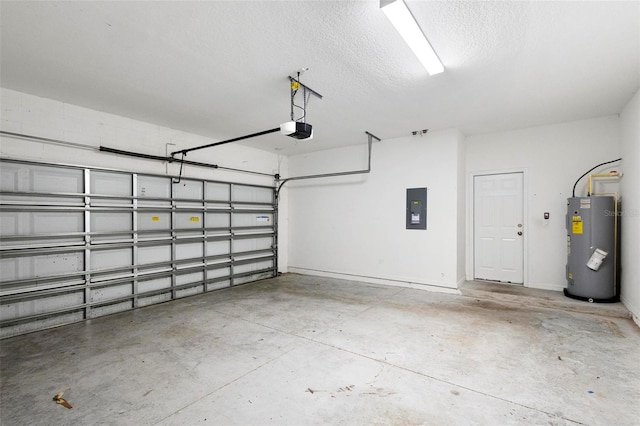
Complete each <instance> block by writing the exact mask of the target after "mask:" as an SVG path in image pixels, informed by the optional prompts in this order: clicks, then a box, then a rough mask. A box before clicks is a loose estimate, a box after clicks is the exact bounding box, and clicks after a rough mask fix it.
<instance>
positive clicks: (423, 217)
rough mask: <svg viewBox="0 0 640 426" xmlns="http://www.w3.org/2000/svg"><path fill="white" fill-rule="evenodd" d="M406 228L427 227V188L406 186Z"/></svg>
mask: <svg viewBox="0 0 640 426" xmlns="http://www.w3.org/2000/svg"><path fill="white" fill-rule="evenodd" d="M406 222H407V225H406V226H407V229H427V188H407V217H406Z"/></svg>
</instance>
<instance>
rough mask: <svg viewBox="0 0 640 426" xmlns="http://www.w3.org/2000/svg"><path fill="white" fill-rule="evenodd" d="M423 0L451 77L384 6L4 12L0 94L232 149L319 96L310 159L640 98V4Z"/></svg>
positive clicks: (419, 15)
mask: <svg viewBox="0 0 640 426" xmlns="http://www.w3.org/2000/svg"><path fill="white" fill-rule="evenodd" d="M407 4H408V5H409V8H410V9H411V11H412V13H413V14H414V16H415V17H416V19H417V20H418V22H419V24H420V26H421V27H422V29H423V31H424V33H425V34H426V35H427V37H428V39H429V41H430V42H431V44H432V45H433V47H434V48H435V50H436V52H437V53H438V55H439V57H440V58H441V60H442V62H443V63H444V66H445V72H444V73H442V74H438V75H435V76H429V75H428V74H427V73H426V71H425V70H424V69H423V68H422V67H421V65H420V63H419V62H418V60H417V59H416V58H415V57H414V56H413V54H412V53H411V51H410V50H409V49H408V47H407V46H406V45H405V44H404V43H403V41H402V40H401V38H400V36H399V35H398V34H397V33H396V32H395V30H394V29H393V27H392V26H391V24H390V23H389V21H388V20H387V19H386V17H385V16H384V14H383V13H382V12H381V11H380V9H379V2H378V1H377V0H372V1H292V2H287V1H258V2H249V1H199V2H178V1H175V2H95V1H80V2H71V1H48V2H29V1H19V2H11V1H4V0H3V1H2V2H1V3H0V14H1V23H2V33H1V51H0V54H1V68H0V73H1V74H0V78H1V80H0V84H1V85H2V87H5V88H10V89H14V90H18V91H23V92H26V93H31V94H35V95H39V96H43V97H48V98H53V99H58V100H61V101H64V102H69V103H73V104H77V105H81V106H86V107H89V108H93V109H97V110H101V111H106V112H110V113H114V114H119V115H124V116H127V117H131V118H135V119H139V120H144V121H149V122H152V123H157V124H160V125H163V126H168V127H173V128H176V129H180V130H184V131H188V132H192V133H196V134H200V135H204V136H209V137H212V138H215V139H228V138H232V137H236V136H241V135H245V134H249V133H253V132H257V131H261V130H266V129H269V128H273V127H277V126H278V125H279V124H280V123H282V122H284V121H287V120H288V119H289V83H288V80H287V78H286V77H287V75H290V74H293V73H294V72H295V71H296V70H297V69H299V68H301V67H309V68H310V71H309V72H308V73H306V74H304V75H303V77H302V81H303V83H305V84H307V85H308V86H310V87H311V88H313V89H314V90H316V91H318V92H320V93H321V94H322V95H323V96H324V99H322V100H320V99H317V98H311V100H310V102H309V106H308V111H307V113H308V121H309V122H310V123H311V124H313V126H314V139H313V141H311V142H308V141H296V140H293V139H290V138H287V137H284V136H281V135H279V134H275V135H269V136H263V137H259V138H254V139H251V140H247V141H246V142H243V143H244V144H246V145H249V146H253V147H256V148H262V149H266V150H269V151H272V152H273V151H277V152H279V153H282V154H296V153H302V152H308V151H314V150H322V149H328V148H332V147H336V146H342V145H352V144H358V143H363V142H364V141H366V136H365V135H364V133H363V132H364V131H365V130H368V131H370V132H372V133H374V134H376V135H378V136H380V137H382V138H391V137H398V136H403V135H409V134H410V133H411V131H413V130H418V129H425V128H429V129H432V130H436V129H444V128H449V127H456V128H459V129H460V130H461V131H463V132H464V133H466V134H476V133H484V132H491V131H500V130H508V129H514V128H522V127H527V126H535V125H540V124H547V123H555V122H562V121H569V120H576V119H584V118H591V117H596V116H603V115H609V114H616V113H618V112H620V110H621V108H622V107H623V106H624V105H625V103H626V102H627V101H628V100H629V99H630V98H631V96H632V95H633V93H635V92H636V91H637V90H638V88H639V87H640V2H639V1H626V2H612V1H603V2H592V1H588V2H582V1H573V2H569V1H563V2H546V1H544V2H543V1H535V2H524V1H523V2H515V1H513V2H512V1H504V2H498V1H495V2H466V1H459V2H453V1H444V2H440V1H424V2H423V1H410V0H407Z"/></svg>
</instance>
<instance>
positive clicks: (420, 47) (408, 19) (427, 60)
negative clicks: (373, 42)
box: [381, 0, 444, 75]
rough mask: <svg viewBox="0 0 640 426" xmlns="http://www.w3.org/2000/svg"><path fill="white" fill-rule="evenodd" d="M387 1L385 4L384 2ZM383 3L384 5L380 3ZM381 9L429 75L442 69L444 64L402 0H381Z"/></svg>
mask: <svg viewBox="0 0 640 426" xmlns="http://www.w3.org/2000/svg"><path fill="white" fill-rule="evenodd" d="M384 3H387V4H384ZM382 4H384V5H382ZM382 4H381V9H382V11H383V12H384V14H385V15H387V18H389V20H390V21H391V23H392V24H393V26H394V27H396V30H397V31H398V32H399V33H400V35H401V36H402V38H403V39H404V41H406V42H407V44H408V45H409V47H410V48H411V50H413V53H415V55H416V56H417V57H418V59H419V60H420V62H422V65H424V67H425V68H426V69H427V72H428V73H429V74H430V75H434V74H439V73H441V72H443V71H444V66H442V63H441V62H440V59H438V56H437V55H436V52H434V51H433V48H432V47H431V45H430V44H429V42H428V41H427V38H426V37H425V36H424V34H423V33H422V30H421V29H420V27H419V26H418V23H417V22H416V20H415V19H414V17H413V15H412V14H411V12H409V9H408V8H407V5H406V4H404V1H402V0H395V1H392V2H390V3H388V2H385V1H383V2H382Z"/></svg>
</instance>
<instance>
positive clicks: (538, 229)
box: [466, 116, 620, 290]
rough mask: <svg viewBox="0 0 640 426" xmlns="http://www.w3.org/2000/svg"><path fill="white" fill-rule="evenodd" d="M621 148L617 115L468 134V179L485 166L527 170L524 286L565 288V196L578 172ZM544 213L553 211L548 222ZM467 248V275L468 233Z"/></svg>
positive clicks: (582, 190)
mask: <svg viewBox="0 0 640 426" xmlns="http://www.w3.org/2000/svg"><path fill="white" fill-rule="evenodd" d="M619 151H620V150H619V127H618V117H616V116H611V117H602V118H595V119H591V120H583V121H575V122H569V123H562V124H553V125H547V126H540V127H534V128H528V129H520V130H515V131H509V132H502V133H493V134H484V135H476V136H470V137H468V138H467V140H466V157H467V162H466V163H467V166H466V169H467V179H468V180H470V179H471V175H473V174H474V173H482V172H487V171H501V170H524V172H525V207H526V208H527V211H526V212H525V227H524V232H525V235H526V238H525V243H526V248H525V253H526V255H525V268H526V269H525V285H527V286H530V287H537V288H545V289H553V290H561V289H563V288H564V287H566V281H565V264H566V230H565V212H566V205H567V198H568V197H571V189H572V187H573V184H574V182H575V181H576V179H577V178H578V177H580V175H582V174H583V173H584V172H586V171H587V170H589V169H590V168H591V167H593V166H595V165H596V164H598V163H602V162H604V161H608V160H613V159H616V158H618V157H620V155H619V154H620V152H619ZM614 168H615V169H617V170H619V167H618V166H616V167H614ZM596 171H597V170H596ZM596 171H594V172H596ZM585 183H586V179H584V180H582V181H581V182H580V184H579V185H578V187H577V190H576V196H579V195H585ZM468 210H469V209H468ZM544 212H549V213H550V215H551V216H550V220H549V223H548V224H547V225H545V224H544V220H543V213H544ZM467 247H468V249H467V277H468V278H469V279H472V278H473V264H472V262H473V256H472V251H470V250H471V248H472V247H473V244H472V241H471V233H469V236H468V239H467Z"/></svg>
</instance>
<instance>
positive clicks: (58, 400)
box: [53, 392, 72, 409]
mask: <svg viewBox="0 0 640 426" xmlns="http://www.w3.org/2000/svg"><path fill="white" fill-rule="evenodd" d="M62 395H64V392H58V393H57V394H55V395H54V396H53V400H54V402H55V403H56V404H60V405H62V406H63V407H64V408H67V409H70V408H72V407H71V404H69V403H68V402H67V400H66V399H64V398H63V397H62Z"/></svg>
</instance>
